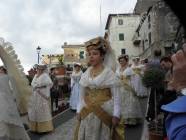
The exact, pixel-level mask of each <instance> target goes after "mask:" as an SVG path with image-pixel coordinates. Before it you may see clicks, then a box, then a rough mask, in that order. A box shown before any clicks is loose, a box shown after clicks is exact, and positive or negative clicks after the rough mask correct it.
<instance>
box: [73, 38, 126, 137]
mask: <svg viewBox="0 0 186 140" xmlns="http://www.w3.org/2000/svg"><path fill="white" fill-rule="evenodd" d="M85 45H86V49H87V53H88V60H89V64H90V65H91V66H90V67H89V68H88V69H87V70H86V72H85V73H83V74H82V77H81V80H80V102H79V104H78V108H77V118H78V120H79V121H80V122H79V126H78V127H77V129H76V131H75V138H74V139H75V140H110V139H114V138H113V137H118V140H123V139H124V138H123V137H124V134H123V133H122V134H123V135H122V136H123V137H122V136H121V135H119V134H118V133H116V131H114V132H113V133H112V129H111V128H112V127H114V128H117V125H118V124H119V122H120V96H119V87H117V85H116V77H115V74H114V72H113V71H112V70H111V68H108V67H106V65H104V64H105V63H104V62H106V55H108V49H109V45H108V43H107V41H106V40H105V39H103V38H101V37H97V38H94V39H91V40H90V41H88V42H86V43H85ZM114 130H115V129H114ZM117 132H118V131H117ZM122 132H124V129H123V130H122Z"/></svg>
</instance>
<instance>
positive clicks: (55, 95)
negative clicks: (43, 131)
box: [50, 68, 59, 112]
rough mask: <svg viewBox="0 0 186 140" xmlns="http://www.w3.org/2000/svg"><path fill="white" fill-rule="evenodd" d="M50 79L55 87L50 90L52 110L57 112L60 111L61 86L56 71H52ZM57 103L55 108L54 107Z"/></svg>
mask: <svg viewBox="0 0 186 140" xmlns="http://www.w3.org/2000/svg"><path fill="white" fill-rule="evenodd" d="M50 78H51V80H52V82H53V86H52V88H51V89H50V97H51V110H52V112H53V111H57V110H58V98H59V86H58V79H57V77H56V69H55V68H51V69H50ZM54 102H55V106H54Z"/></svg>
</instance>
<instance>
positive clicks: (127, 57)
mask: <svg viewBox="0 0 186 140" xmlns="http://www.w3.org/2000/svg"><path fill="white" fill-rule="evenodd" d="M122 58H124V59H126V60H127V61H128V60H129V56H128V55H127V54H122V55H119V56H118V61H119V60H120V59H122Z"/></svg>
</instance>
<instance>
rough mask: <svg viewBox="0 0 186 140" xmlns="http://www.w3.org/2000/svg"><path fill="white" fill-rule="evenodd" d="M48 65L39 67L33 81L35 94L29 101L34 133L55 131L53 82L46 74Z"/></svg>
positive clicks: (31, 126) (31, 124)
mask: <svg viewBox="0 0 186 140" xmlns="http://www.w3.org/2000/svg"><path fill="white" fill-rule="evenodd" d="M45 69H46V65H38V66H37V73H36V75H35V76H34V78H33V80H32V83H31V85H32V88H33V94H32V96H31V98H30V101H29V106H28V118H29V124H30V130H31V131H32V132H38V133H43V132H50V131H53V129H54V127H53V123H52V115H51V109H50V88H51V87H52V80H51V79H50V77H49V75H48V74H47V73H46V72H44V71H45Z"/></svg>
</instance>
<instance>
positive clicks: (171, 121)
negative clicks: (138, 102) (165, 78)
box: [162, 44, 186, 140]
mask: <svg viewBox="0 0 186 140" xmlns="http://www.w3.org/2000/svg"><path fill="white" fill-rule="evenodd" d="M171 59H172V61H173V78H172V81H171V82H169V86H172V87H173V88H175V89H176V91H177V92H181V94H182V95H183V96H182V97H179V98H177V99H176V100H175V101H173V102H171V103H169V104H167V105H163V106H162V109H163V110H165V111H167V112H168V116H167V118H166V122H165V126H166V131H167V135H168V139H169V140H184V139H185V138H186V108H185V106H186V96H185V95H186V78H185V75H186V44H183V50H179V51H178V52H177V53H176V54H174V55H173V56H172V58H171Z"/></svg>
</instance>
